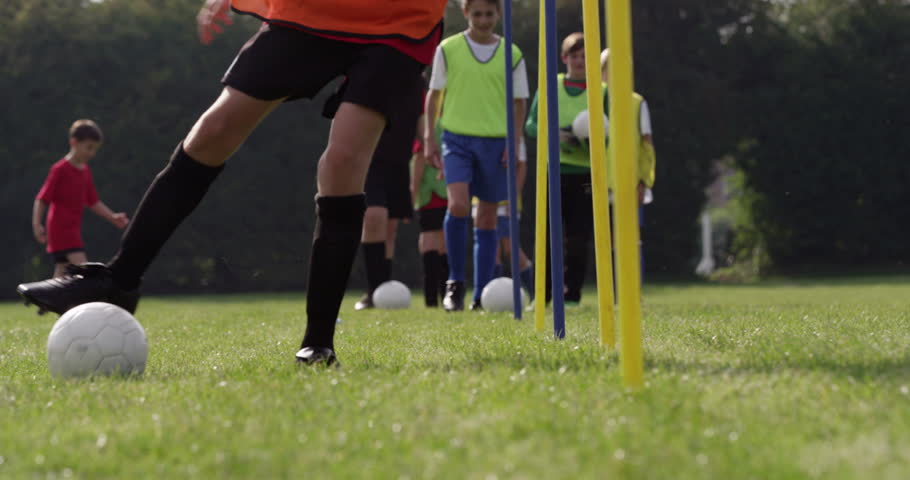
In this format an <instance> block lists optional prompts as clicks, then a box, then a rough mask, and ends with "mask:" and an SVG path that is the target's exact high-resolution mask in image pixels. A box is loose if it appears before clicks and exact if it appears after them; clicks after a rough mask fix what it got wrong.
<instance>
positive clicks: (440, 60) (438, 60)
mask: <svg viewBox="0 0 910 480" xmlns="http://www.w3.org/2000/svg"><path fill="white" fill-rule="evenodd" d="M447 78H448V77H447V76H446V56H445V54H444V53H442V46H439V47H436V54H435V55H434V56H433V74H432V75H431V76H430V90H445V88H446V83H447V82H446V80H447Z"/></svg>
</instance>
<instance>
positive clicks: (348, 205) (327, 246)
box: [301, 195, 366, 348]
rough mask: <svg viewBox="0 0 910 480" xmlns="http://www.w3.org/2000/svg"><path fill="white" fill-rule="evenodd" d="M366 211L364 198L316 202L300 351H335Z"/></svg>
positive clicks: (324, 198) (331, 198) (343, 198)
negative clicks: (337, 322) (337, 323)
mask: <svg viewBox="0 0 910 480" xmlns="http://www.w3.org/2000/svg"><path fill="white" fill-rule="evenodd" d="M365 211H366V199H365V197H364V195H351V196H347V197H317V198H316V228H315V231H314V232H313V249H312V250H311V251H310V272H309V277H308V278H309V279H308V281H307V294H306V298H307V302H306V313H307V324H306V334H305V335H304V337H303V343H302V344H301V348H303V347H328V348H335V345H334V341H333V340H334V337H335V319H336V318H338V309H339V308H341V300H342V298H343V297H344V290H345V288H346V287H347V283H348V277H350V276H351V268H352V267H353V266H354V258H355V257H356V256H357V247H358V246H359V245H360V234H361V230H362V229H363V213H364V212H365Z"/></svg>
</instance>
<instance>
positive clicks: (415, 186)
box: [411, 115, 426, 203]
mask: <svg viewBox="0 0 910 480" xmlns="http://www.w3.org/2000/svg"><path fill="white" fill-rule="evenodd" d="M425 122H426V119H424V115H420V118H418V120H417V138H418V139H421V140H422V139H423V132H424V124H425ZM425 165H426V162H425V161H424V159H423V144H422V143H421V144H420V150H419V151H416V152H414V154H413V155H411V203H414V202H415V201H416V199H417V192H419V191H420V183H421V182H422V181H423V169H424V166H425Z"/></svg>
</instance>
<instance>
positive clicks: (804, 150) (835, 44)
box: [0, 0, 910, 297]
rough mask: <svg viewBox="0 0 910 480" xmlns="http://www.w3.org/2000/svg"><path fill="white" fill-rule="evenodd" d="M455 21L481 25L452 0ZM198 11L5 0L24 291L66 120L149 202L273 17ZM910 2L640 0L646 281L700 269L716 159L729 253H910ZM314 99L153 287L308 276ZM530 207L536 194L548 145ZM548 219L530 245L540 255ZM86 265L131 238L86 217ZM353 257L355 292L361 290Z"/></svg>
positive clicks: (300, 281)
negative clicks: (650, 156)
mask: <svg viewBox="0 0 910 480" xmlns="http://www.w3.org/2000/svg"><path fill="white" fill-rule="evenodd" d="M451 3H452V4H451V5H450V8H449V12H448V15H447V19H446V29H447V32H448V33H454V32H456V31H458V30H460V29H461V28H463V26H464V20H463V18H461V15H460V12H459V10H458V6H457V5H456V3H455V2H451ZM557 4H558V6H559V9H558V16H557V20H558V26H559V32H558V33H559V37H560V38H562V37H564V36H565V35H567V34H569V33H571V32H573V31H577V30H580V29H581V2H580V1H564V0H560V1H559V2H557ZM537 5H538V4H537V2H536V1H534V2H530V1H524V0H516V1H514V2H513V6H514V21H513V28H514V32H515V42H516V44H518V45H519V46H520V47H521V48H522V50H523V52H524V55H525V58H526V59H527V62H528V64H527V66H528V74H529V80H530V82H531V84H532V89H533V90H536V87H535V84H536V78H537V68H538V65H537V58H538V56H537V53H538V52H537V44H538V43H537V42H538V40H537V39H538V25H537V21H538V13H537ZM198 7H199V5H197V2H187V1H184V0H155V1H152V0H105V1H102V2H86V1H81V2H57V1H55V0H7V1H6V2H4V5H3V6H0V102H2V105H3V111H4V113H3V114H2V115H0V132H3V134H2V137H3V141H2V142H0V158H3V162H2V164H0V165H2V166H0V169H2V170H0V178H2V180H0V181H2V182H3V188H2V189H0V219H2V221H3V225H4V234H3V238H4V240H5V243H6V246H7V251H8V253H9V255H8V260H7V261H6V262H4V263H3V264H2V265H0V279H2V280H3V284H4V285H7V288H5V289H0V297H9V296H11V295H12V293H13V287H14V286H15V284H17V283H18V282H20V281H23V280H34V279H38V278H43V277H46V276H47V275H48V274H49V273H50V271H51V265H50V263H49V259H48V258H47V257H46V255H44V254H43V250H42V246H41V245H38V244H37V243H36V242H35V241H34V239H32V237H31V229H30V228H29V224H30V215H31V213H30V212H31V204H32V201H33V199H34V196H35V194H36V193H37V190H38V188H39V187H40V185H41V182H42V180H43V179H44V176H45V175H46V174H47V171H48V168H49V167H50V165H51V164H52V163H53V162H54V161H56V160H58V159H59V158H60V157H62V156H63V155H64V154H65V153H66V149H67V144H66V131H67V128H68V126H69V124H70V123H71V122H72V121H73V120H75V119H77V118H83V117H88V118H92V119H94V120H96V121H97V122H98V123H99V124H100V125H101V127H102V128H103V129H104V132H105V137H106V140H105V144H104V145H103V147H102V149H101V151H100V153H99V155H98V156H97V157H96V158H95V159H94V160H93V161H92V163H91V166H92V170H93V175H94V178H95V182H96V185H97V187H98V190H99V193H100V194H101V198H102V199H104V201H105V202H106V203H107V204H108V205H110V206H112V207H113V208H115V209H118V210H124V211H128V212H130V211H132V210H133V209H134V208H135V206H136V204H137V203H138V201H139V199H140V198H141V195H142V193H143V191H144V189H145V187H146V186H147V185H148V183H149V182H150V181H151V179H152V178H153V177H154V175H155V174H156V173H157V172H158V171H159V170H160V169H161V168H162V167H163V165H164V164H165V162H166V161H167V159H168V157H169V155H170V152H171V151H172V150H173V149H174V147H175V146H176V145H177V143H178V142H179V141H180V140H181V139H182V137H183V136H184V135H185V133H186V132H187V131H188V130H189V128H190V127H191V126H192V122H193V121H195V119H196V118H197V117H198V116H199V114H201V113H202V112H203V111H204V109H205V108H206V107H207V106H208V105H209V104H210V103H211V101H212V100H214V98H215V97H216V95H217V94H218V92H219V90H220V84H219V79H220V77H221V75H222V74H223V73H224V71H225V69H226V68H227V66H228V65H229V64H230V62H231V60H232V59H233V57H234V55H235V54H236V52H237V50H238V49H239V48H240V46H242V45H243V43H244V42H245V41H246V39H247V38H248V37H249V36H250V35H251V34H252V33H253V32H254V31H255V30H256V28H257V27H258V24H257V22H256V21H255V20H252V19H249V18H236V24H235V25H233V26H231V27H229V28H228V29H227V30H226V32H225V34H224V35H222V36H221V37H219V38H218V39H217V40H216V41H215V42H214V43H213V44H212V45H208V46H203V45H200V44H199V42H198V41H197V40H196V37H195V24H194V21H195V20H194V18H195V13H196V11H197V9H198ZM908 10H910V6H908V5H907V3H906V2H903V1H900V0H890V1H873V0H861V1H857V2H849V3H847V2H836V1H830V0H805V1H802V2H789V3H774V2H765V1H761V0H728V1H714V0H638V1H635V2H633V22H634V45H635V47H634V48H635V59H636V60H635V61H636V63H635V80H636V90H637V91H639V92H640V93H642V94H643V95H644V96H645V98H646V99H647V100H648V103H649V105H650V107H651V112H652V121H653V124H654V140H655V146H656V149H657V153H658V167H657V184H656V186H655V190H654V193H655V202H654V203H653V204H652V205H650V206H648V207H647V208H646V209H645V224H644V227H643V230H642V237H643V242H644V248H645V266H646V267H645V268H646V277H647V276H652V277H656V276H678V275H688V274H690V272H691V271H692V269H693V267H694V264H695V263H696V262H697V260H698V259H697V253H698V250H699V243H698V242H699V239H698V227H697V219H698V215H699V213H700V212H701V210H702V209H703V208H704V206H705V193H704V191H705V188H706V187H707V186H708V184H709V183H710V182H711V181H712V180H713V178H714V174H713V172H714V169H713V168H712V167H713V165H715V164H716V163H718V162H726V163H727V164H728V165H730V166H731V168H734V169H735V170H736V171H737V172H739V175H740V177H739V178H741V181H740V182H737V183H736V186H737V188H738V192H737V193H738V195H737V202H735V203H734V205H735V207H736V209H737V210H736V215H735V218H736V220H735V222H734V223H735V229H734V235H733V237H732V238H733V240H732V244H731V247H730V248H731V251H732V252H734V253H735V254H737V255H739V254H742V255H743V256H746V253H743V252H749V251H751V250H752V249H754V248H757V247H760V248H762V249H763V250H764V251H765V252H767V254H768V258H769V260H768V261H769V262H770V263H771V264H772V265H773V266H775V267H776V268H781V269H785V268H796V267H800V266H806V265H838V266H845V265H846V266H864V265H890V266H902V265H906V262H907V261H908V260H910V246H908V242H906V241H904V233H905V231H906V228H907V227H906V225H910V202H907V201H906V197H907V196H906V194H904V192H905V185H907V182H908V180H910V166H908V162H907V159H908V158H910V157H908V146H910V140H908V137H907V136H904V135H901V132H900V131H899V130H898V125H899V124H902V123H905V122H901V119H902V117H903V116H904V115H903V113H904V112H906V111H907V110H908V108H910V94H908V92H907V90H908V89H907V88H906V86H907V85H910V75H908V69H910V12H908ZM328 90H329V89H327V91H326V92H323V93H322V94H321V95H320V97H318V98H317V99H315V100H314V101H313V102H306V101H302V102H293V103H289V104H287V105H284V106H282V108H279V109H278V110H277V111H276V112H275V113H274V114H272V115H271V116H270V117H269V118H268V119H267V120H266V121H265V122H264V123H263V125H262V126H261V127H260V128H259V129H258V130H257V131H256V132H255V133H254V134H253V135H252V136H251V137H250V139H249V141H248V142H247V143H246V144H245V145H244V146H243V147H242V148H241V149H240V151H238V152H237V153H236V154H235V156H234V157H233V158H232V159H231V160H230V161H229V162H228V166H227V168H226V171H225V173H224V174H223V175H222V176H221V177H220V178H219V180H218V181H217V182H216V184H215V185H214V186H213V188H212V190H211V191H210V193H209V195H208V196H207V197H206V199H205V200H204V201H203V203H202V205H201V206H200V208H199V209H198V210H197V211H196V212H195V213H194V214H193V215H192V216H191V217H190V218H189V219H188V220H187V222H186V223H185V224H184V225H183V226H182V227H181V228H180V229H179V230H178V232H177V233H176V234H175V236H174V237H173V238H172V239H171V241H170V242H169V243H168V245H167V246H166V247H165V249H164V250H163V251H162V252H161V255H160V258H159V259H158V261H157V262H156V263H155V264H154V265H153V267H152V268H151V269H150V271H149V272H148V275H147V278H146V279H145V287H146V290H147V291H150V292H172V291H178V290H179V291H200V292H203V291H216V290H217V291H240V290H244V291H245V290H283V289H301V288H305V287H306V285H305V278H306V275H305V272H306V268H307V265H306V259H307V258H308V253H309V244H310V240H311V233H312V228H313V201H312V198H313V196H314V194H315V169H316V161H317V159H318V157H319V155H320V153H321V151H322V149H323V147H324V144H325V138H326V134H327V132H328V126H329V125H328V122H327V121H326V120H324V119H322V118H321V117H320V115H319V112H320V110H321V103H322V100H324V99H325V95H326V94H327V93H328ZM529 147H531V149H530V151H529V154H530V158H531V164H530V165H531V168H530V172H531V176H530V178H529V179H528V183H527V185H528V187H527V188H526V189H525V200H526V204H528V205H530V204H531V203H530V202H531V201H532V200H533V198H534V197H533V186H534V178H533V172H534V168H533V165H534V164H533V162H534V157H535V156H534V152H533V147H534V145H533V142H529ZM532 216H533V215H532V210H531V209H528V214H526V218H525V219H524V222H523V235H522V243H523V244H524V245H525V249H526V250H527V251H532V250H531V247H532V244H533V235H532V231H531V228H532V225H533V222H532V221H531V220H532ZM416 230H417V229H416V225H413V224H412V225H405V226H403V227H402V231H401V234H400V239H399V245H398V249H397V256H396V266H395V267H394V272H395V275H396V276H397V277H399V278H401V279H403V280H405V281H408V282H411V283H413V282H415V281H416V280H417V275H418V273H419V270H420V267H419V257H418V255H417V250H416ZM83 233H84V237H85V241H86V245H87V250H88V253H89V257H90V258H92V259H98V260H105V259H107V258H108V257H109V256H110V255H111V254H112V253H113V252H114V250H115V249H116V245H117V242H118V239H119V235H120V233H119V232H117V231H115V230H114V229H112V228H111V227H110V226H109V225H107V224H105V223H103V222H102V221H100V220H98V219H95V218H93V217H91V216H89V215H86V218H85V222H84V228H83ZM360 268H361V267H360V264H359V262H358V265H357V270H355V272H354V278H353V279H352V286H358V285H361V284H362V283H363V278H362V271H360Z"/></svg>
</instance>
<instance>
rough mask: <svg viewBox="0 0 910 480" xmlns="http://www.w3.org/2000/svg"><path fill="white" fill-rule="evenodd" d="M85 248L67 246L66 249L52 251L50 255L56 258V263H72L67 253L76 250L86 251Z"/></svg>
mask: <svg viewBox="0 0 910 480" xmlns="http://www.w3.org/2000/svg"><path fill="white" fill-rule="evenodd" d="M84 251H85V249H83V248H67V249H65V250H57V251H56V252H50V253H48V255H50V256H51V258H52V259H54V263H70V261H69V259H68V258H66V257H67V255H69V254H71V253H76V252H84Z"/></svg>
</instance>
